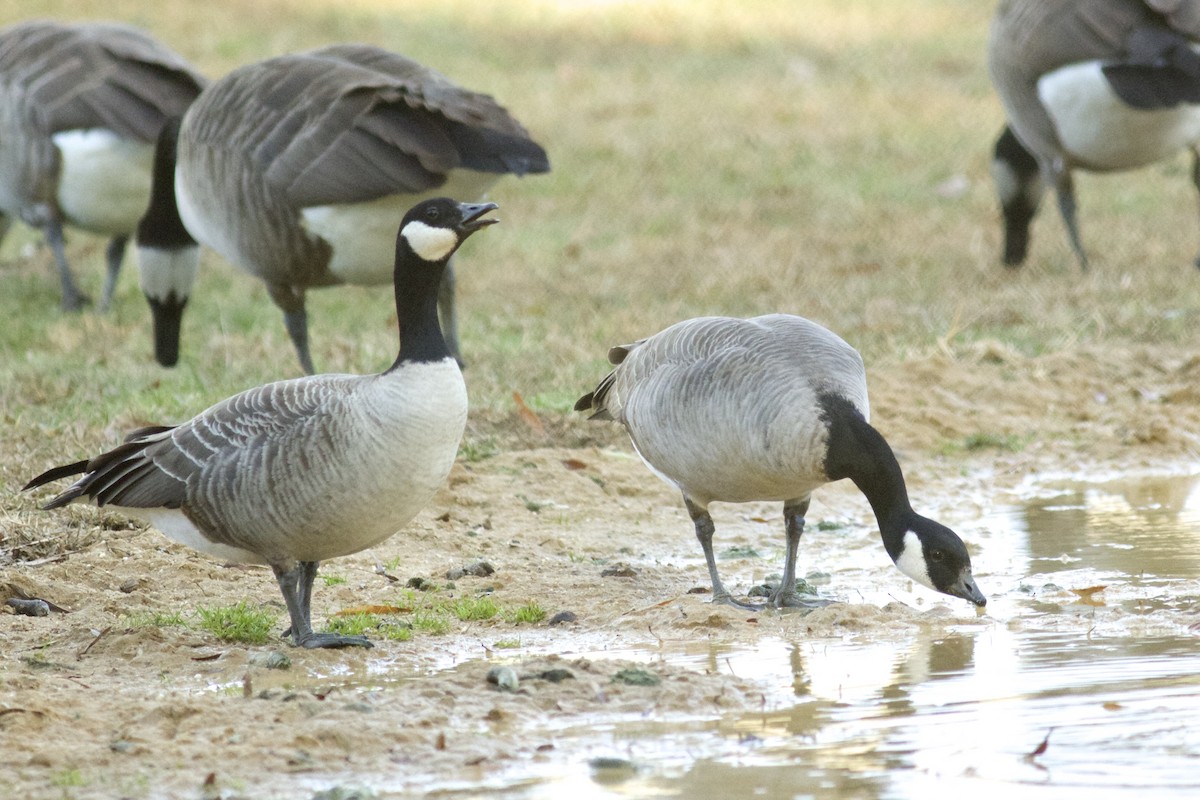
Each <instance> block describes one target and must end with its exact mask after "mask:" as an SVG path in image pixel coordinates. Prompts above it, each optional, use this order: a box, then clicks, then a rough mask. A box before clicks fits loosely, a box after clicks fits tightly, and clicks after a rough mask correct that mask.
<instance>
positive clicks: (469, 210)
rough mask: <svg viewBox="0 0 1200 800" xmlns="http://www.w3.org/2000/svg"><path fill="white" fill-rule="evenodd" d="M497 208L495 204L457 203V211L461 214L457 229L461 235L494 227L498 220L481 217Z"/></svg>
mask: <svg viewBox="0 0 1200 800" xmlns="http://www.w3.org/2000/svg"><path fill="white" fill-rule="evenodd" d="M499 207H500V206H498V205H496V204H495V203H459V204H458V210H459V212H460V213H461V214H462V222H460V223H459V227H460V228H461V229H462V232H463V233H467V234H471V233H474V232H475V231H477V230H479V229H480V228H483V227H485V226H487V225H495V224H496V223H497V222H499V221H500V220H498V219H490V218H485V217H484V216H483V215H484V214H486V213H488V212H489V211H494V210H496V209H497V208H499Z"/></svg>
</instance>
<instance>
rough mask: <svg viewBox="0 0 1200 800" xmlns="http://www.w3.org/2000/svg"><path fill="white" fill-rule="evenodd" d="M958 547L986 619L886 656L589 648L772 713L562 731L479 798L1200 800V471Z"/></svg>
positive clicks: (983, 527) (801, 649)
mask: <svg viewBox="0 0 1200 800" xmlns="http://www.w3.org/2000/svg"><path fill="white" fill-rule="evenodd" d="M964 533H965V534H967V536H968V538H969V539H971V540H972V544H973V547H975V548H976V549H977V550H978V551H979V556H978V557H977V559H976V562H977V572H978V573H979V575H980V583H981V585H986V586H987V587H988V588H989V589H990V591H991V594H992V596H993V602H992V603H991V604H990V606H989V613H988V615H987V616H986V617H983V618H980V619H979V620H976V621H974V622H970V623H964V624H962V625H959V626H955V627H952V628H951V629H950V630H949V631H947V630H944V629H943V630H940V631H938V632H937V633H936V634H935V633H932V632H917V633H914V634H913V635H911V636H908V637H900V638H899V639H897V638H896V637H894V636H893V637H887V639H888V640H887V641H878V638H877V637H872V636H871V635H869V634H864V635H862V636H860V637H854V636H849V637H845V638H842V639H836V640H825V639H823V640H820V641H812V642H785V641H780V640H768V641H764V642H762V643H760V644H759V646H757V647H756V648H754V649H753V650H752V651H749V650H746V649H744V648H741V649H739V648H738V647H732V646H727V645H721V644H719V643H714V642H708V641H699V642H696V643H693V644H678V643H674V644H671V643H667V644H664V643H656V644H647V646H646V647H644V648H627V649H620V650H607V651H602V652H596V653H591V654H589V655H591V656H592V657H615V658H627V659H628V658H633V659H642V660H645V661H648V662H653V661H658V660H661V661H666V662H669V663H672V664H674V665H679V666H688V667H690V668H692V669H695V670H697V671H717V672H720V671H727V672H731V673H733V674H736V675H738V676H739V677H742V678H751V679H754V680H756V681H758V682H760V683H761V685H762V686H763V707H762V709H761V710H757V711H755V712H753V713H744V712H743V713H740V714H736V715H733V716H726V717H722V718H719V719H689V718H686V717H684V718H680V719H664V718H661V717H657V716H655V717H648V718H645V719H637V720H621V721H617V722H612V723H608V724H602V725H598V726H588V727H587V728H586V729H570V728H568V729H564V730H561V731H559V732H558V734H557V736H556V737H555V742H556V750H557V757H556V758H553V759H551V760H550V761H549V762H548V763H544V764H541V765H521V766H514V767H513V768H512V769H511V770H509V772H508V774H507V775H506V776H505V778H506V779H507V780H504V779H502V780H501V782H500V785H493V786H492V787H491V789H490V790H489V791H487V792H486V793H487V794H488V795H489V796H494V797H499V796H503V797H514V798H516V797H520V798H539V799H540V798H561V797H572V798H575V800H582V798H589V797H596V798H603V797H688V798H693V799H695V798H699V799H703V798H729V797H818V796H819V797H855V798H857V797H885V796H886V797H906V798H907V797H914V798H915V797H925V796H931V795H932V794H934V793H941V792H945V791H947V790H951V791H954V790H957V791H960V792H963V793H964V794H965V793H968V792H969V793H970V794H969V795H967V796H980V794H981V793H982V796H984V797H987V796H1012V793H1014V792H1020V793H1021V796H1022V797H1055V798H1057V797H1064V796H1068V795H1069V796H1076V797H1088V798H1106V797H1134V796H1139V795H1142V796H1144V795H1146V793H1147V792H1149V793H1151V794H1150V796H1153V797H1155V798H1162V797H1180V798H1183V797H1189V798H1191V797H1195V796H1197V792H1198V791H1200V724H1198V722H1197V721H1198V720H1200V635H1197V634H1196V632H1194V631H1193V630H1189V626H1190V625H1192V624H1193V623H1197V622H1200V546H1198V545H1200V476H1194V475H1189V476H1169V477H1155V478H1139V479H1122V480H1111V481H1101V482H1091V483H1084V482H1079V481H1072V480H1056V481H1045V482H1041V483H1037V484H1030V485H1029V486H1028V487H1026V491H1025V492H1024V494H1023V500H1022V502H1021V503H1019V504H1016V505H1013V506H1011V507H1007V508H1004V509H1001V510H1000V511H998V512H997V513H995V514H993V515H992V516H990V517H988V518H987V519H985V520H982V521H981V522H980V525H979V528H978V530H974V531H972V530H966V531H964ZM1101 586H1102V587H1104V588H1101V589H1097V588H1095V587H1101ZM1043 742H1045V746H1044V751H1043V752H1040V753H1039V754H1037V755H1034V753H1035V751H1036V750H1038V749H1039V745H1041V744H1042V743H1043ZM431 788H432V787H431ZM441 789H442V791H441V792H438V794H439V796H475V795H478V794H480V787H478V786H476V787H471V788H467V787H452V786H444V787H441Z"/></svg>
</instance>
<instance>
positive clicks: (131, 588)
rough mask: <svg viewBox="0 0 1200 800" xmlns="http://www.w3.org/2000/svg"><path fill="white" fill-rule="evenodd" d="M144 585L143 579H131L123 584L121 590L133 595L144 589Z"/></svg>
mask: <svg viewBox="0 0 1200 800" xmlns="http://www.w3.org/2000/svg"><path fill="white" fill-rule="evenodd" d="M143 583H145V581H143V580H142V579H141V578H130V579H129V580H127V581H125V582H124V583H122V584H121V586H120V587H119V588H120V589H121V591H122V592H124V593H125V594H131V593H133V592H136V591H137V590H138V589H140V588H142V584H143Z"/></svg>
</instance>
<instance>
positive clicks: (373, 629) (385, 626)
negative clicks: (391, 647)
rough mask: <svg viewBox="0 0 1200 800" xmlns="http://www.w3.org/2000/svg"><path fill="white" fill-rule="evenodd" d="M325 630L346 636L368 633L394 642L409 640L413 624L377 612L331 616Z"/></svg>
mask: <svg viewBox="0 0 1200 800" xmlns="http://www.w3.org/2000/svg"><path fill="white" fill-rule="evenodd" d="M325 630H326V631H328V632H329V633H341V634H346V635H348V636H365V635H368V634H370V635H372V636H375V637H379V638H383V639H389V640H391V641H396V642H407V641H410V640H411V639H412V636H413V626H411V625H408V624H405V623H403V622H400V621H398V620H395V619H389V618H387V617H382V616H380V615H378V614H348V615H346V616H339V617H331V618H330V619H329V624H328V625H327V626H326V628H325Z"/></svg>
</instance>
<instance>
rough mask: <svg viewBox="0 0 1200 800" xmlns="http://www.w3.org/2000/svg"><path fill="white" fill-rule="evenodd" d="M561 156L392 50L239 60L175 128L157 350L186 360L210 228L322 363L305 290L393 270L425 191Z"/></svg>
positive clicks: (161, 243) (148, 221)
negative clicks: (398, 245) (183, 329)
mask: <svg viewBox="0 0 1200 800" xmlns="http://www.w3.org/2000/svg"><path fill="white" fill-rule="evenodd" d="M549 168H550V164H549V162H548V160H547V158H546V153H545V151H544V150H543V149H542V148H541V147H540V146H539V145H538V144H537V143H535V142H534V141H532V140H531V139H530V138H529V135H528V133H527V132H526V131H525V129H524V128H522V127H521V125H520V124H519V123H518V122H517V121H516V120H515V119H513V118H512V117H511V116H510V115H509V113H508V112H507V111H505V110H504V108H502V107H501V106H500V105H498V104H497V103H496V102H495V101H494V100H493V99H492V98H491V97H488V96H486V95H482V94H477V93H475V92H470V91H467V90H465V89H460V88H459V87H457V86H455V85H454V84H453V83H451V82H450V81H449V80H448V79H447V78H445V77H443V76H442V75H440V74H439V73H437V72H434V71H433V70H431V69H428V68H426V67H423V66H421V65H420V64H418V63H416V62H414V61H411V60H409V59H407V58H404V57H403V56H399V55H397V54H395V53H391V52H388V51H386V50H381V49H378V48H375V47H369V46H366V45H353V44H344V45H337V46H333V47H326V48H323V49H320V50H314V51H312V52H308V53H301V54H295V55H286V56H280V57H278V58H271V59H268V60H266V61H261V62H258V63H255V64H251V65H248V66H245V67H242V68H240V69H237V70H234V71H233V72H231V73H230V74H229V75H227V76H225V77H224V78H221V79H220V80H218V81H215V82H214V83H212V84H211V85H209V86H208V88H207V89H205V91H204V93H203V94H202V95H201V96H200V98H199V99H198V100H197V101H196V103H195V104H194V105H193V106H192V107H191V108H190V109H189V110H188V112H187V114H186V115H185V116H184V118H183V121H182V124H181V125H180V126H179V127H178V128H177V129H176V128H173V127H172V128H167V129H166V130H165V131H164V133H163V138H162V141H160V153H159V156H158V160H157V162H156V169H155V189H154V202H153V203H152V204H151V206H150V208H149V209H148V211H147V215H146V218H145V219H144V220H143V221H142V223H141V225H140V226H139V227H138V233H137V243H138V254H139V258H140V263H141V270H142V288H143V290H144V291H145V294H146V297H147V299H148V300H149V302H150V305H151V308H152V310H153V313H154V315H155V329H156V330H155V355H156V358H157V359H158V361H159V362H160V363H162V364H164V365H165V366H171V365H173V364H174V363H175V361H176V358H177V357H178V347H179V324H180V317H181V314H182V312H183V306H184V304H185V303H186V302H187V299H188V296H189V294H190V292H191V287H192V282H193V279H194V276H195V272H196V260H197V248H196V246H195V242H196V241H198V242H200V243H201V244H204V245H207V246H208V247H211V248H212V249H213V250H216V251H217V252H218V253H220V254H221V256H223V257H224V258H225V259H226V260H227V261H229V262H230V263H232V264H234V265H236V266H238V267H240V268H242V269H244V270H245V271H247V272H249V273H250V274H251V275H254V276H255V277H257V278H259V279H261V280H262V281H264V282H265V283H266V285H267V291H268V292H269V293H270V296H271V299H272V300H273V301H274V302H275V304H276V305H277V306H279V308H280V309H282V310H283V315H284V322H285V324H286V325H287V330H288V334H289V335H290V336H291V339H292V342H293V344H294V345H295V348H296V353H297V355H298V357H299V359H300V365H301V367H302V368H303V369H304V371H305V372H307V373H310V374H311V373H312V372H313V371H314V369H313V363H312V357H311V355H310V353H309V347H308V318H307V314H306V312H305V307H304V295H305V291H306V290H308V289H310V288H314V287H320V286H330V285H336V284H342V283H350V284H358V285H375V284H383V283H386V282H388V281H389V280H391V271H390V263H391V262H390V248H391V242H392V238H393V236H394V234H395V231H394V230H393V226H394V222H393V220H395V218H396V217H397V216H399V215H400V213H402V212H403V210H404V209H406V208H408V207H409V206H410V205H412V204H413V203H415V202H418V201H419V200H421V199H424V198H427V197H430V196H432V195H435V194H450V195H453V196H455V197H468V198H472V199H475V198H480V197H482V196H483V195H484V194H485V193H486V192H487V190H488V189H489V188H490V187H491V185H492V184H493V183H495V182H496V181H497V180H498V179H499V178H500V176H501V175H504V174H506V173H513V174H516V175H524V174H526V173H539V172H546V171H547V170H548V169H549ZM180 220H182V225H181V224H180ZM185 229H186V230H185ZM188 234H190V236H189V235H188ZM445 274H446V277H445V278H444V283H443V285H442V290H441V296H440V300H439V305H440V309H441V312H442V323H443V326H444V329H445V333H446V338H447V340H448V342H449V345H450V349H451V352H453V353H454V354H455V356H456V357H457V356H459V355H460V348H459V345H458V334H457V321H456V319H455V304H454V282H453V275H454V272H453V266H452V265H451V266H448V267H447V269H446V273H445Z"/></svg>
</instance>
